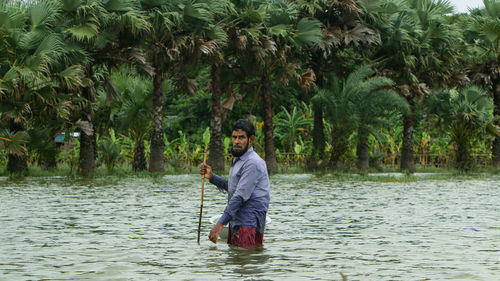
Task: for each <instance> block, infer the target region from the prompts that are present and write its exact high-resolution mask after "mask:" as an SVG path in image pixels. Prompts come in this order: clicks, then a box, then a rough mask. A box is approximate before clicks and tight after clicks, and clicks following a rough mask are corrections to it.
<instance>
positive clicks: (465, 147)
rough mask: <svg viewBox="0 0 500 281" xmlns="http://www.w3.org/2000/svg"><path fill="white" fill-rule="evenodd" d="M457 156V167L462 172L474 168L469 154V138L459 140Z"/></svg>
mask: <svg viewBox="0 0 500 281" xmlns="http://www.w3.org/2000/svg"><path fill="white" fill-rule="evenodd" d="M456 142H457V152H456V153H457V154H456V163H455V167H456V168H457V169H458V170H460V171H468V170H469V169H470V168H471V167H472V163H471V159H470V153H469V151H470V150H469V139H468V138H467V137H464V136H462V137H460V138H457V141H456Z"/></svg>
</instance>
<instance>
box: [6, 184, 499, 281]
mask: <svg viewBox="0 0 500 281" xmlns="http://www.w3.org/2000/svg"><path fill="white" fill-rule="evenodd" d="M271 183H272V186H271V190H272V194H271V206H270V210H269V215H270V216H271V218H272V223H270V224H268V225H267V229H266V233H265V235H264V246H263V248H261V249H253V250H248V249H241V248H235V247H229V246H228V245H227V244H225V243H224V242H219V243H217V244H213V243H211V242H210V241H209V240H208V237H207V236H208V233H209V231H210V228H211V225H210V222H209V218H210V217H211V216H213V215H217V214H219V213H221V212H222V211H223V209H224V206H225V203H226V199H225V195H223V194H221V193H219V192H218V191H217V189H216V188H215V187H213V186H212V185H210V184H208V183H206V185H205V202H204V209H203V210H204V217H203V225H202V237H201V243H200V245H198V244H197V242H196V238H197V228H198V216H199V208H200V194H201V178H200V177H199V176H198V175H182V176H165V177H163V178H159V179H151V178H146V179H144V178H138V179H136V178H124V179H117V178H110V179H95V180H92V181H74V180H69V179H66V178H44V179H40V178H36V179H35V178H28V179H25V180H22V181H9V180H7V179H5V178H3V179H0V280H342V276H341V275H340V273H342V274H344V275H345V276H346V277H347V279H348V280H500V177H498V176H491V177H488V178H485V179H480V180H477V179H476V180H457V179H451V180H449V181H433V180H423V181H420V182H410V183H394V182H392V183H381V182H338V181H335V179H334V178H333V177H332V178H328V179H321V178H315V177H314V176H312V175H277V176H274V177H272V179H271Z"/></svg>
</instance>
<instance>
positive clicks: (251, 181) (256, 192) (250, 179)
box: [210, 147, 270, 233]
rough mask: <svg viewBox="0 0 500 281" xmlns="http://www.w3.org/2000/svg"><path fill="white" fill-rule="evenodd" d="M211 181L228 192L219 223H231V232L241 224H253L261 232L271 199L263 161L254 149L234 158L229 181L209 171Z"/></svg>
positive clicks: (262, 231)
mask: <svg viewBox="0 0 500 281" xmlns="http://www.w3.org/2000/svg"><path fill="white" fill-rule="evenodd" d="M210 182H211V183H212V184H214V185H215V186H217V188H219V190H220V191H222V192H224V193H225V192H227V193H228V203H227V206H226V209H225V210H224V214H222V216H221V218H220V219H219V222H220V223H222V224H223V225H226V224H227V223H228V222H229V223H230V225H231V230H232V231H233V233H237V232H238V228H239V227H240V226H247V227H255V228H257V232H259V233H264V228H265V224H266V214H267V210H268V208H269V201H270V194H269V193H270V183H269V176H268V174H267V166H266V162H265V161H264V160H262V158H260V156H259V155H257V153H256V152H255V151H254V150H253V147H250V148H248V151H247V152H246V153H245V154H243V155H242V156H241V157H239V158H235V159H233V165H232V166H231V170H230V171H229V180H226V179H225V178H223V177H220V176H217V175H215V174H212V177H211V178H210Z"/></svg>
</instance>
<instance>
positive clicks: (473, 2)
mask: <svg viewBox="0 0 500 281" xmlns="http://www.w3.org/2000/svg"><path fill="white" fill-rule="evenodd" d="M449 1H450V3H451V4H452V5H453V6H455V12H456V13H465V12H468V11H469V8H479V7H484V4H483V0H449Z"/></svg>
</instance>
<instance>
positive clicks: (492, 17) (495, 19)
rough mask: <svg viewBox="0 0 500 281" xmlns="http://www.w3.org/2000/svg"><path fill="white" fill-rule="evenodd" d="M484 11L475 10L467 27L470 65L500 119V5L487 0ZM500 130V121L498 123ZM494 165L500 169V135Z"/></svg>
mask: <svg viewBox="0 0 500 281" xmlns="http://www.w3.org/2000/svg"><path fill="white" fill-rule="evenodd" d="M483 3H484V9H481V10H476V11H473V12H472V14H471V17H470V18H466V20H465V22H464V23H463V26H464V27H465V28H464V30H466V31H467V32H468V33H469V34H470V35H469V36H470V37H471V39H470V42H468V43H469V46H470V50H469V53H470V55H469V56H468V57H469V60H468V62H469V65H470V69H471V72H472V78H473V81H475V82H477V83H480V84H482V85H484V86H485V87H486V88H489V89H491V94H492V97H493V104H494V106H495V107H494V115H495V116H500V33H499V32H498V30H500V2H499V1H498V0H483ZM496 122H497V123H496V126H497V127H500V121H498V120H497V121H496ZM492 156H493V166H494V167H499V166H500V136H498V135H497V136H495V139H494V141H493V147H492Z"/></svg>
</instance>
